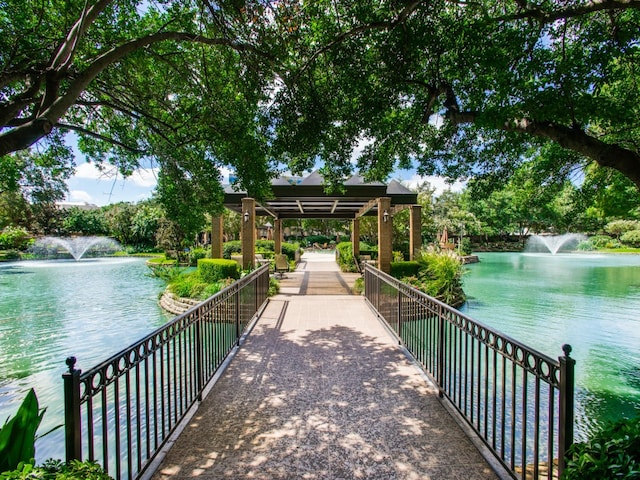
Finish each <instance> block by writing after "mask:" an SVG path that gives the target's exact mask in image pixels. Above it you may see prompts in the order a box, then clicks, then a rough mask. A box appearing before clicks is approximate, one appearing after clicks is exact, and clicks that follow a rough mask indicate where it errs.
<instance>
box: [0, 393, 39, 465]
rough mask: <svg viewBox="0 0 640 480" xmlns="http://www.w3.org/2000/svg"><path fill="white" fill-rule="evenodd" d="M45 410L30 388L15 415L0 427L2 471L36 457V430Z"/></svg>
mask: <svg viewBox="0 0 640 480" xmlns="http://www.w3.org/2000/svg"><path fill="white" fill-rule="evenodd" d="M44 412H45V409H42V410H40V407H39V406H38V399H37V398H36V394H35V392H34V390H33V389H31V390H29V393H27V396H26V397H25V399H24V400H23V401H22V404H21V405H20V407H19V408H18V411H17V412H16V414H15V416H13V417H12V418H10V419H8V420H7V421H6V422H5V424H4V425H3V426H2V428H0V472H4V471H7V470H13V469H14V468H16V467H17V466H18V464H19V463H20V462H28V461H29V460H31V459H32V458H34V457H35V441H36V431H37V430H38V427H39V426H40V422H42V417H43V415H44Z"/></svg>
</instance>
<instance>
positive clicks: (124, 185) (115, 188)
mask: <svg viewBox="0 0 640 480" xmlns="http://www.w3.org/2000/svg"><path fill="white" fill-rule="evenodd" d="M222 173H223V183H227V182H228V181H229V172H228V171H224V172H222ZM393 178H397V179H401V180H403V183H405V184H406V185H407V186H409V187H410V188H411V187H415V186H416V185H417V184H418V183H420V182H423V181H425V180H426V181H428V182H429V183H431V185H433V186H434V187H436V194H440V193H441V192H442V191H444V190H447V189H451V190H455V191H459V190H461V188H462V186H463V185H462V184H461V183H456V184H454V185H448V184H447V183H446V182H445V181H444V179H443V178H440V177H421V176H419V175H417V174H416V173H415V171H411V170H402V171H397V172H396V174H395V175H393ZM156 184H157V169H155V168H148V169H140V170H136V171H135V172H134V173H133V175H131V176H130V177H128V178H126V179H124V178H122V175H120V174H118V173H117V171H116V169H115V168H107V169H106V170H105V171H102V172H101V171H100V170H98V169H97V168H96V166H95V164H93V163H87V162H85V161H84V159H78V160H77V167H76V173H75V175H74V176H73V177H71V178H70V179H69V180H68V181H67V185H68V186H69V194H68V195H67V201H69V202H82V203H92V204H94V205H98V206H103V205H108V204H110V203H118V202H139V201H141V200H145V199H147V198H150V197H151V195H152V193H153V190H154V189H155V186H156Z"/></svg>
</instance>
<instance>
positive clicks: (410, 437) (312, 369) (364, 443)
mask: <svg viewBox="0 0 640 480" xmlns="http://www.w3.org/2000/svg"><path fill="white" fill-rule="evenodd" d="M316 255H320V254H316ZM305 257H307V259H306V260H307V261H306V265H305V270H306V271H308V272H327V271H329V272H331V271H333V272H334V273H335V270H336V269H337V267H335V266H331V263H327V262H323V261H322V260H321V259H320V258H318V257H316V256H313V257H311V256H307V255H305ZM329 259H332V257H329ZM333 265H335V263H334V264H333ZM332 269H333V270H332ZM288 275H292V274H288ZM302 277H304V275H302ZM321 277H322V275H321ZM312 278H313V275H310V276H309V280H310V282H309V283H311V279H312ZM341 278H342V277H341ZM291 288H294V287H291ZM297 293H299V292H297ZM297 293H291V292H289V293H286V292H283V293H282V294H280V295H278V296H276V297H274V298H273V299H272V300H271V302H270V303H269V305H268V307H267V309H266V310H265V312H264V313H263V315H262V316H261V318H260V319H259V320H258V322H257V323H256V325H255V327H254V329H253V331H252V332H251V334H250V335H249V336H248V337H247V340H246V342H245V343H244V344H243V345H242V347H241V348H240V350H239V351H238V353H237V355H236V356H235V358H234V359H233V361H232V362H231V364H230V365H229V367H228V368H227V370H226V371H225V372H224V373H223V375H222V376H221V378H220V379H219V381H218V382H217V383H216V384H215V385H214V387H213V388H212V390H211V392H210V393H209V394H208V396H207V397H206V398H205V399H204V401H203V402H202V404H201V405H200V408H199V409H198V411H197V412H196V414H195V415H194V417H193V418H192V419H191V422H190V423H189V425H188V426H187V427H186V428H185V430H184V431H183V432H182V434H181V435H180V437H179V438H178V439H177V441H176V443H175V444H174V445H173V447H172V448H171V450H170V451H169V453H168V455H167V456H166V457H165V459H164V460H163V462H162V463H161V465H160V466H159V468H158V469H157V471H156V473H155V475H154V476H153V478H154V479H156V480H165V479H176V480H178V479H187V478H189V479H192V478H199V479H223V478H229V479H250V478H255V479H296V478H303V479H360V478H362V479H440V480H442V479H465V480H469V479H493V478H497V477H496V474H495V473H494V472H493V471H492V470H491V469H490V468H489V466H488V465H487V463H486V462H485V461H484V459H483V458H482V457H481V455H480V454H479V452H478V450H477V449H476V448H475V447H474V446H473V444H472V443H471V442H470V440H469V439H468V437H467V436H466V435H465V434H464V433H463V431H462V430H461V429H460V428H459V427H458V425H457V424H456V423H455V421H454V420H453V419H452V418H451V416H450V415H449V413H448V412H447V411H446V410H445V409H444V408H443V407H442V405H441V403H440V401H439V399H438V397H437V393H436V390H435V389H434V388H433V386H431V384H429V383H428V382H427V381H426V380H425V378H424V376H423V375H422V373H421V372H420V370H419V369H418V368H417V367H416V366H415V365H413V364H412V363H411V362H410V361H409V360H408V359H407V357H406V356H405V355H404V353H403V351H402V349H401V348H400V347H399V346H398V344H397V342H396V341H395V340H394V339H393V338H391V336H390V335H389V333H388V332H387V330H386V329H385V328H384V327H383V326H382V325H381V324H380V323H379V321H378V320H377V318H376V317H375V316H374V315H373V314H372V312H371V310H370V309H369V308H368V306H367V305H366V303H365V301H364V299H363V297H359V296H349V295H313V296H311V295H304V296H303V295H298V294H297Z"/></svg>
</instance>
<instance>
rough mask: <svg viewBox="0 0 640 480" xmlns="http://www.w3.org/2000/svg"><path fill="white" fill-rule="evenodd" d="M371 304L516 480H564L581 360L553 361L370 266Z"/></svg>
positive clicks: (367, 288) (566, 352)
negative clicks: (561, 479) (576, 371)
mask: <svg viewBox="0 0 640 480" xmlns="http://www.w3.org/2000/svg"><path fill="white" fill-rule="evenodd" d="M364 276H365V297H366V299H367V303H368V304H369V305H370V306H371V308H372V309H373V310H374V311H375V312H376V313H377V315H378V317H379V318H381V319H383V320H384V321H385V322H386V323H387V325H388V326H389V328H390V329H391V330H392V331H393V332H394V333H395V334H396V335H397V337H398V339H399V340H400V341H401V342H402V343H403V344H404V346H405V347H406V348H407V350H408V351H409V352H410V353H411V355H412V356H413V357H414V358H415V360H416V361H417V362H418V363H419V364H420V365H421V367H422V368H423V370H424V371H425V373H426V374H427V375H428V376H429V377H430V378H431V379H432V380H433V382H434V383H435V385H436V386H437V388H438V391H439V394H440V396H441V397H442V398H443V399H444V401H445V402H447V403H448V404H450V405H451V406H452V407H453V408H454V409H455V410H456V411H457V412H458V413H459V414H460V416H461V417H462V418H463V419H464V421H465V422H466V423H467V424H468V425H469V426H470V427H471V428H472V429H473V430H474V431H475V433H476V434H477V435H478V436H479V438H480V439H481V440H482V441H483V442H484V444H485V445H486V446H487V447H488V448H489V450H490V451H491V452H492V453H493V455H494V456H495V457H496V458H497V459H498V460H499V461H500V463H501V464H502V465H503V466H504V467H505V468H506V469H507V471H508V472H509V473H510V474H511V475H512V476H513V478H519V479H522V480H525V479H526V478H532V479H535V480H538V479H542V478H547V479H548V480H551V479H552V478H559V477H560V475H561V474H562V471H563V470H564V466H565V453H566V451H567V449H568V448H569V446H570V445H571V444H572V443H573V421H574V420H573V402H574V398H573V397H574V366H575V360H573V358H571V357H570V356H569V353H570V352H571V347H570V346H569V345H564V346H563V350H564V356H562V357H559V359H558V360H557V361H556V360H553V359H552V358H550V357H548V356H546V355H544V354H542V353H540V352H537V351H536V350H534V349H532V348H530V347H528V346H527V345H525V344H524V343H521V342H519V341H517V340H514V339H513V338H510V337H508V336H506V335H504V334H502V333H500V332H498V331H496V330H493V329H491V328H490V327H487V326H486V325H483V324H481V323H480V322H477V321H475V320H473V319H471V318H470V317H468V316H466V315H464V314H463V313H461V312H459V311H457V310H456V309H454V308H452V307H450V306H449V305H446V304H445V303H442V302H440V301H438V300H437V299H435V298H433V297H430V296H428V295H426V294H424V293H422V292H420V291H419V290H416V289H415V288H413V287H411V286H409V285H406V284H404V283H402V282H400V281H399V280H397V279H395V278H393V277H391V276H390V275H387V274H386V273H384V272H382V271H380V270H378V269H376V268H374V267H372V266H371V265H365V272H364Z"/></svg>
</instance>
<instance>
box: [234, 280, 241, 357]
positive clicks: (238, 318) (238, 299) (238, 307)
mask: <svg viewBox="0 0 640 480" xmlns="http://www.w3.org/2000/svg"><path fill="white" fill-rule="evenodd" d="M235 295H236V346H238V347H239V346H240V301H241V298H242V295H240V289H239V288H236V293H235Z"/></svg>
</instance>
